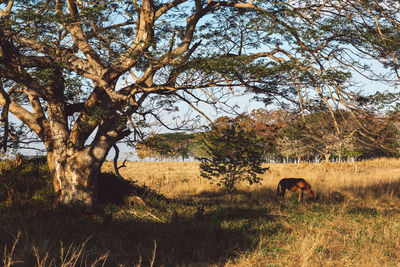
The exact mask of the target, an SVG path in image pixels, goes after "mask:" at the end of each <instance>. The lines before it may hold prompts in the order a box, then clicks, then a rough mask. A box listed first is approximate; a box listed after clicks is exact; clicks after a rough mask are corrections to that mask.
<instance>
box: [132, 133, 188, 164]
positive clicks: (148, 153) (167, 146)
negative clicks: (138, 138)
mask: <svg viewBox="0 0 400 267" xmlns="http://www.w3.org/2000/svg"><path fill="white" fill-rule="evenodd" d="M193 138H194V136H193V134H186V133H166V134H155V135H151V136H149V137H147V138H146V139H145V140H143V142H139V143H138V144H137V145H136V146H135V148H136V152H137V153H138V157H139V158H144V157H152V156H158V157H160V158H170V159H176V158H179V157H181V158H182V159H185V158H188V157H189V154H190V152H189V148H188V147H189V144H190V143H191V141H192V139H193Z"/></svg>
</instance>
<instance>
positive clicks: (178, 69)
mask: <svg viewBox="0 0 400 267" xmlns="http://www.w3.org/2000/svg"><path fill="white" fill-rule="evenodd" d="M0 8H1V11H0V77H1V81H0V92H1V94H0V105H1V106H2V107H3V112H2V122H3V125H4V126H5V127H6V130H5V132H7V131H8V125H9V123H8V116H7V114H8V113H9V112H10V113H12V114H13V115H15V117H17V118H18V119H19V120H20V121H22V122H23V123H24V124H26V125H27V126H28V127H29V128H30V129H31V130H32V131H33V132H34V133H35V134H36V135H37V136H38V137H39V138H40V140H41V142H43V144H44V146H45V149H46V151H47V160H48V164H49V167H50V170H51V173H52V175H53V177H54V190H55V192H56V195H57V196H58V201H59V202H60V203H61V204H64V205H67V206H71V205H79V206H84V207H86V208H89V209H90V208H91V207H93V205H94V204H95V202H96V192H97V190H96V184H97V183H96V177H97V175H98V173H99V171H100V167H101V165H102V163H103V162H104V160H105V158H106V156H107V154H108V152H109V151H110V149H111V148H112V147H113V145H114V144H115V143H116V142H117V141H118V140H121V139H123V138H124V137H125V136H127V135H129V134H130V132H131V130H130V129H129V128H128V127H127V126H128V122H129V121H131V122H132V126H136V125H137V121H132V115H134V114H141V115H143V116H145V115H148V114H154V115H156V116H157V119H159V117H158V115H159V114H157V112H158V108H159V107H164V106H168V107H170V106H171V105H172V104H174V103H175V102H176V101H178V100H183V101H184V102H187V103H188V104H189V105H191V106H193V108H196V107H195V105H194V104H193V103H192V102H190V100H189V99H193V101H200V100H201V99H200V98H199V95H196V93H195V92H194V91H193V90H192V89H198V88H201V89H207V88H211V87H213V88H215V89H214V90H215V91H213V92H211V93H206V94H205V95H206V97H207V98H208V100H210V99H212V100H210V101H214V102H215V101H217V100H218V95H217V93H216V90H217V89H216V88H218V86H220V88H221V87H224V86H227V85H230V86H234V85H237V84H239V83H237V84H233V83H232V82H230V81H228V80H226V79H225V80H223V79H222V78H221V77H222V76H221V75H212V74H210V73H207V74H206V75H200V73H199V72H196V71H195V70H194V66H195V65H196V64H201V63H199V62H196V58H198V57H199V55H200V53H204V51H205V48H206V47H203V48H202V49H201V48H200V47H201V44H202V43H201V39H203V38H206V37H204V36H201V35H200V32H198V33H197V34H196V29H198V28H199V27H202V26H204V24H203V25H202V23H204V22H205V18H206V17H207V16H208V15H209V14H212V13H214V12H218V11H219V10H222V9H223V8H228V9H231V10H232V11H233V10H239V9H243V10H255V9H257V7H256V6H255V5H254V4H253V2H250V3H240V2H236V1H234V2H229V1H227V2H215V1H209V2H204V1H200V0H195V1H186V0H173V1H153V0H143V1H107V2H105V1H94V2H93V1H90V2H88V1H74V0H65V1H64V0H54V1H23V2H20V1H15V2H14V1H13V0H8V1H4V0H2V1H0ZM202 19H203V21H202V22H201V20H202ZM209 19H211V18H209ZM197 51H199V52H197ZM225 52H226V51H219V50H217V49H214V50H213V51H212V53H225ZM210 54H211V51H208V55H210ZM206 100H207V99H206ZM11 134H12V133H11V132H7V133H6V135H7V136H8V135H11ZM7 136H6V137H7ZM90 136H92V137H91V138H90Z"/></svg>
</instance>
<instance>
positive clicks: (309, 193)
mask: <svg viewBox="0 0 400 267" xmlns="http://www.w3.org/2000/svg"><path fill="white" fill-rule="evenodd" d="M307 193H308V196H309V197H310V199H311V200H315V194H314V192H313V191H312V190H311V189H309V190H308V191H307Z"/></svg>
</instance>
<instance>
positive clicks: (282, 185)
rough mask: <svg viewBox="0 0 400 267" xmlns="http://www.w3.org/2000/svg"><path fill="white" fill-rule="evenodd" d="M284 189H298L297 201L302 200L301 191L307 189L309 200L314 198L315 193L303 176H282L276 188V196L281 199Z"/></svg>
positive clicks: (283, 195)
mask: <svg viewBox="0 0 400 267" xmlns="http://www.w3.org/2000/svg"><path fill="white" fill-rule="evenodd" d="M286 189H287V190H290V191H296V190H297V191H299V199H298V202H299V203H300V202H301V201H303V191H307V193H308V197H309V199H310V200H315V195H314V192H313V191H312V190H311V185H310V184H309V183H307V182H306V180H304V179H303V178H283V179H282V180H280V181H279V184H278V187H277V189H276V194H277V196H280V197H281V198H282V199H283V198H284V197H285V192H286Z"/></svg>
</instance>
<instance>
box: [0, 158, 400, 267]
mask: <svg viewBox="0 0 400 267" xmlns="http://www.w3.org/2000/svg"><path fill="white" fill-rule="evenodd" d="M126 165H127V167H125V168H121V169H120V172H121V175H122V176H123V177H125V178H126V179H129V180H134V181H137V184H138V185H141V186H146V188H149V189H152V190H150V191H149V192H152V193H145V194H142V195H141V198H142V199H143V200H144V201H145V202H146V203H147V204H146V206H143V205H141V204H140V203H139V202H136V201H134V199H133V198H131V200H132V199H133V200H132V201H131V202H130V203H126V204H122V205H114V204H108V205H103V206H102V207H100V208H99V212H98V214H94V215H90V216H89V215H81V214H76V213H73V212H61V211H46V210H45V209H44V208H42V207H40V206H32V205H28V206H21V207H18V208H12V209H10V208H8V209H5V208H4V209H3V210H4V212H3V214H1V217H0V240H1V241H2V242H1V244H0V245H2V248H3V253H1V255H2V258H3V261H2V262H1V263H2V264H4V265H5V266H35V265H37V266H82V265H87V266H102V265H103V264H104V265H105V266H151V265H153V266H399V265H400V161H399V160H397V159H378V160H374V161H365V162H358V163H357V164H356V165H354V164H352V163H319V164H270V165H268V166H270V170H269V171H268V172H267V173H266V174H265V175H263V178H264V180H263V182H262V184H257V185H253V186H251V187H249V186H248V185H246V184H241V185H240V186H239V187H238V190H237V191H236V192H235V193H234V195H233V197H231V196H229V195H228V194H226V192H225V191H224V190H222V189H220V188H218V187H217V186H216V185H212V184H210V183H209V181H207V180H204V179H202V178H200V176H199V170H198V163H194V162H179V163H178V162H160V163H150V162H129V163H126ZM111 166H112V165H111V163H106V164H105V165H104V167H103V169H104V171H111V170H112V167H111ZM283 177H304V178H306V180H307V181H309V182H310V184H311V185H312V187H313V189H314V190H315V192H316V194H317V201H316V202H314V203H312V202H308V201H307V196H305V200H306V201H305V202H304V203H302V204H298V203H297V196H296V194H295V193H290V194H287V196H286V198H285V200H284V201H279V200H278V199H277V198H276V196H275V190H276V186H277V183H278V181H279V180H280V179H281V178H283ZM158 194H161V195H163V196H165V197H166V198H163V197H162V196H160V195H158ZM128 202H129V201H128ZM14 244H15V246H14V247H13V245H14ZM13 262H14V264H13ZM18 262H19V263H18Z"/></svg>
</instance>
